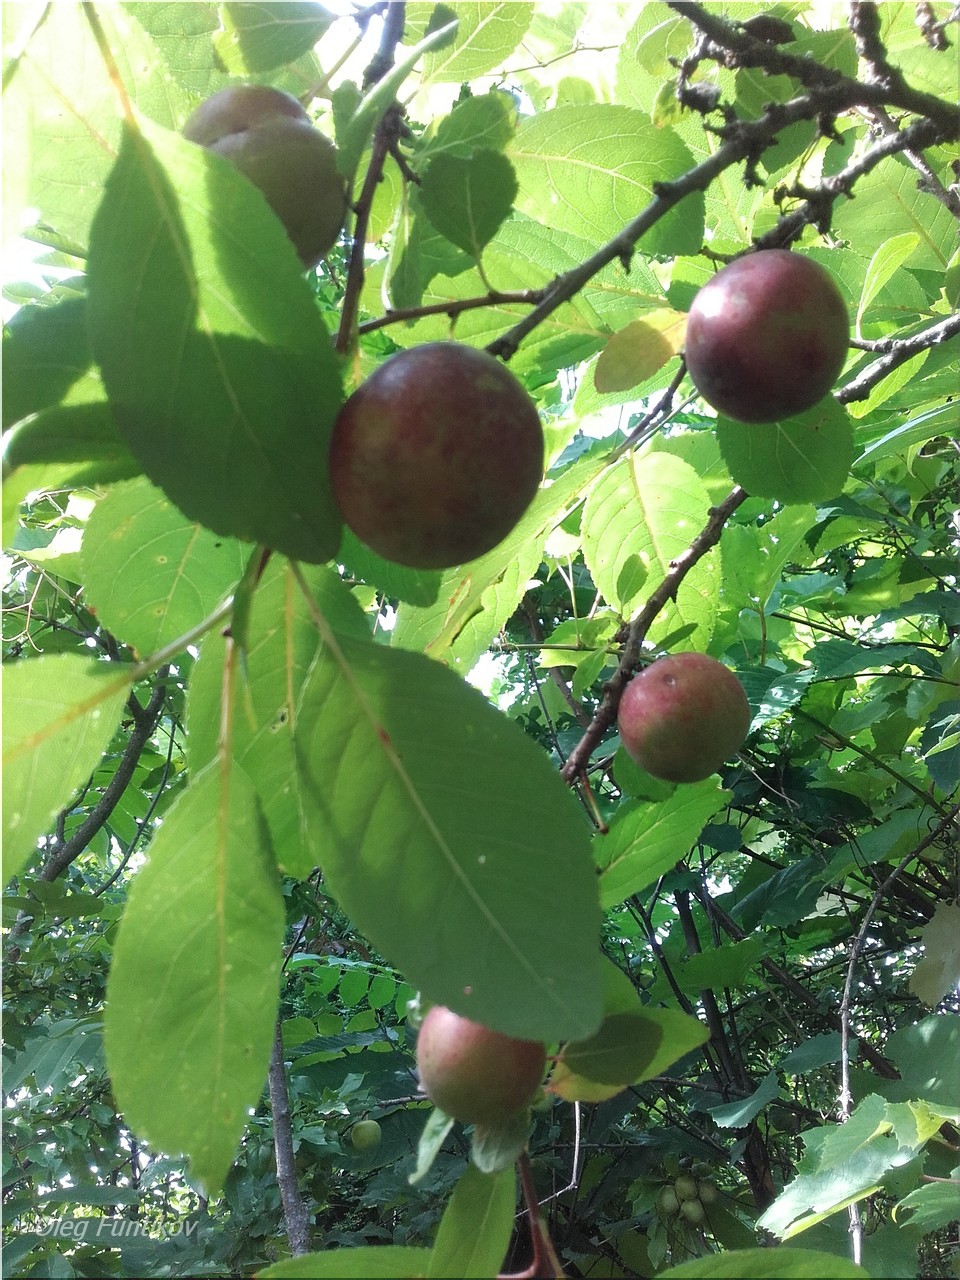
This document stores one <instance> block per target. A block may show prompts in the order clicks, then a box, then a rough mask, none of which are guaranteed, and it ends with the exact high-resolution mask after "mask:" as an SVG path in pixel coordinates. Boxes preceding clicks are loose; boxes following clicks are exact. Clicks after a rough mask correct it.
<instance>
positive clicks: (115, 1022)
mask: <svg viewBox="0 0 960 1280" xmlns="http://www.w3.org/2000/svg"><path fill="white" fill-rule="evenodd" d="M283 926H284V909H283V899H282V897H281V894H280V886H279V883H278V880H277V875H276V871H275V869H274V867H273V858H272V853H271V850H270V843H269V838H268V837H267V834H266V830H265V828H264V824H263V820H262V817H261V816H260V813H259V810H258V805H257V799H256V795H255V793H254V790H253V788H252V786H251V785H250V782H249V780H248V779H247V778H246V777H245V776H244V774H243V772H242V771H241V770H240V769H239V768H237V767H236V766H233V767H232V768H230V767H227V768H216V767H215V768H211V769H209V770H208V771H207V772H205V773H204V774H202V775H201V776H200V777H198V778H194V780H193V781H192V782H191V784H190V786H189V788H188V789H187V791H186V792H185V793H184V794H183V795H182V796H181V797H180V798H179V800H178V801H177V803H176V804H175V805H174V806H173V808H172V809H171V810H170V811H169V812H168V813H167V815H166V817H165V819H164V823H163V826H162V827H161V828H160V830H159V831H158V833H157V835H156V836H155V837H154V839H153V841H152V843H151V845H150V850H149V859H148V861H147V863H146V865H145V866H144V867H143V869H142V870H141V871H140V872H139V873H138V875H137V877H136V879H135V880H134V882H133V884H132V886H131V889H130V895H129V898H128V900H127V907H126V910H125V912H124V915H123V920H122V922H121V925H120V931H119V934H118V936H117V940H116V943H115V946H114V953H113V963H112V965H111V968H110V978H109V981H108V984H107V1006H106V1018H105V1027H104V1034H105V1042H106V1050H107V1066H108V1069H109V1072H110V1079H111V1082H112V1085H113V1090H114V1093H115V1095H116V1099H117V1105H118V1107H119V1109H120V1110H121V1111H122V1112H123V1115H124V1117H125V1119H126V1122H127V1123H128V1124H129V1125H130V1126H131V1127H133V1128H134V1129H135V1130H136V1132H137V1133H138V1134H139V1135H140V1136H141V1137H142V1138H144V1139H145V1140H146V1141H147V1142H149V1143H151V1144H152V1145H153V1146H154V1147H156V1148H158V1149H160V1150H162V1151H168V1152H170V1153H171V1154H175V1153H179V1152H185V1153H186V1154H187V1155H188V1156H189V1157H190V1162H191V1167H192V1170H193V1173H194V1175H195V1177H196V1178H197V1179H198V1180H199V1181H200V1182H201V1183H202V1184H203V1185H204V1187H205V1188H206V1189H207V1192H208V1194H210V1193H216V1192H217V1191H218V1190H219V1188H220V1187H221V1186H222V1185H223V1179H224V1177H225V1176H226V1173H227V1170H228V1169H229V1167H230V1164H231V1162H232V1161H233V1158H234V1155H235V1153H236V1149H237V1145H238V1143H239V1141H240V1138H241V1135H242V1134H243V1130H244V1128H245V1126H246V1124H247V1119H248V1115H249V1110H250V1108H251V1107H253V1106H255V1105H256V1103H257V1101H258V1099H259V1097H260V1093H261V1090H262V1089H263V1084H264V1080H265V1079H266V1074H267V1066H268V1064H269V1061H270V1053H271V1049H272V1046H273V1038H274V1027H275V1019H276V1013H277V1000H278V996H279V978H280V960H281V945H282V942H283Z"/></svg>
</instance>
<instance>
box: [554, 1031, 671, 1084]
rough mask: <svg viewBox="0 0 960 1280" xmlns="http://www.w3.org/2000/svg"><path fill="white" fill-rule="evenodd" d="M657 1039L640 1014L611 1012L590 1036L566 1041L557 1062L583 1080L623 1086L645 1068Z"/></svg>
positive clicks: (654, 1051)
mask: <svg viewBox="0 0 960 1280" xmlns="http://www.w3.org/2000/svg"><path fill="white" fill-rule="evenodd" d="M660 1038H661V1031H660V1028H659V1027H658V1026H657V1025H656V1023H651V1022H648V1021H647V1019H646V1018H645V1016H644V1014H643V1013H640V1012H637V1013H611V1014H608V1015H607V1017H605V1018H604V1020H603V1022H602V1023H601V1024H600V1026H599V1028H598V1030H597V1031H595V1032H594V1034H593V1035H592V1036H589V1037H588V1038H587V1039H586V1040H571V1041H570V1042H569V1043H568V1044H566V1045H565V1046H564V1049H563V1053H562V1055H561V1058H560V1061H561V1062H563V1064H564V1065H565V1066H566V1067H568V1068H569V1070H570V1071H572V1072H574V1073H575V1074H576V1075H578V1076H582V1077H583V1078H584V1079H586V1080H594V1081H597V1082H598V1083H599V1084H615V1085H621V1086H624V1087H625V1086H626V1085H628V1084H631V1083H632V1082H633V1081H634V1080H636V1079H638V1078H639V1076H641V1075H642V1074H643V1072H644V1071H645V1070H646V1069H647V1067H649V1065H650V1063H651V1062H652V1061H653V1059H654V1057H655V1056H656V1051H657V1048H658V1046H659V1044H660ZM564 1096H567V1095H564Z"/></svg>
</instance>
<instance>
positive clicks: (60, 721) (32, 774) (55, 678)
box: [3, 654, 129, 881]
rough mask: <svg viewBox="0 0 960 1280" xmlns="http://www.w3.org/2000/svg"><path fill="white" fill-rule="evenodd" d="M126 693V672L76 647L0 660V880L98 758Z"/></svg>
mask: <svg viewBox="0 0 960 1280" xmlns="http://www.w3.org/2000/svg"><path fill="white" fill-rule="evenodd" d="M128 693H129V683H128V675H127V673H126V672H123V671H121V672H120V673H119V674H118V671H117V668H116V667H112V666H110V665H108V664H106V663H100V664H98V663H95V662H92V661H91V660H90V659H88V658H81V657H79V656H78V655H76V654H49V655H46V656H43V657H39V658H33V659H28V660H26V661H20V662H9V663H4V666H3V878H4V881H6V880H8V879H9V878H10V876H12V875H15V874H16V872H17V871H18V870H19V869H20V867H21V866H22V865H23V863H24V862H25V861H26V860H27V858H29V856H30V854H31V853H32V852H33V851H34V849H35V848H36V846H37V840H38V838H39V837H40V836H42V835H44V834H46V831H47V824H48V823H49V822H50V820H51V818H52V817H53V816H54V814H55V813H56V812H57V811H58V810H59V809H61V808H63V807H64V806H65V805H66V804H67V802H68V801H69V800H70V797H71V796H72V794H73V792H74V791H75V790H76V789H77V787H79V786H80V785H81V783H83V782H85V781H86V780H87V778H88V777H89V776H90V774H91V773H93V771H94V769H96V767H97V765H98V764H99V763H100V758H101V756H102V755H103V753H104V751H106V749H107V746H108V745H109V743H110V739H111V738H112V737H113V734H114V730H115V729H116V727H117V722H118V721H119V719H120V712H121V710H122V708H123V704H124V703H125V702H126V699H127V695H128Z"/></svg>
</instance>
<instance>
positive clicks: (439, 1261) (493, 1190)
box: [427, 1164, 517, 1280]
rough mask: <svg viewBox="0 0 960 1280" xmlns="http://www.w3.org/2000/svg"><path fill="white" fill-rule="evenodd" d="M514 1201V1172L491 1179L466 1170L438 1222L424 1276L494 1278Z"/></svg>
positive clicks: (509, 1230) (509, 1232)
mask: <svg viewBox="0 0 960 1280" xmlns="http://www.w3.org/2000/svg"><path fill="white" fill-rule="evenodd" d="M516 1201H517V1177H516V1173H515V1172H514V1170H513V1168H512V1167H511V1168H509V1169H504V1170H503V1171H502V1172H501V1173H495V1174H489V1173H481V1172H480V1170H479V1169H477V1168H476V1166H475V1165H472V1164H471V1165H467V1168H466V1170H465V1171H464V1173H463V1174H462V1175H461V1177H460V1181H459V1182H458V1183H457V1185H456V1187H454V1190H453V1195H452V1196H451V1197H450V1200H449V1202H448V1204H447V1207H446V1209H445V1210H444V1212H443V1217H442V1218H441V1219H440V1227H439V1229H438V1231H437V1238H436V1241H435V1243H434V1246H433V1256H432V1257H431V1259H430V1265H429V1267H428V1270H427V1275H428V1276H461V1277H463V1280H473V1278H474V1277H475V1278H476V1280H484V1277H487V1276H493V1275H496V1274H497V1273H498V1272H499V1271H500V1268H501V1265H502V1263H503V1260H504V1258H505V1257H506V1255H507V1248H508V1246H509V1244H510V1237H511V1235H512V1234H513V1219H514V1211H515V1208H516Z"/></svg>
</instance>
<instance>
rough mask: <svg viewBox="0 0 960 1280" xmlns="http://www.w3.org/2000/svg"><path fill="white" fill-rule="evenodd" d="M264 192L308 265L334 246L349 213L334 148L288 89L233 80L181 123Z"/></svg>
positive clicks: (187, 133) (188, 134) (190, 138)
mask: <svg viewBox="0 0 960 1280" xmlns="http://www.w3.org/2000/svg"><path fill="white" fill-rule="evenodd" d="M183 136H184V137H185V138H187V139H188V141H190V142H195V143H197V144H198V145H199V146H202V147H206V148H207V149H208V150H210V151H215V152H216V153H217V154H218V155H222V156H223V157H224V158H225V159H227V160H229V161H230V163H231V164H232V165H233V166H234V167H235V168H236V169H238V170H239V171H240V172H241V173H242V174H243V175H244V176H245V177H246V178H248V179H249V180H250V181H251V182H252V183H253V184H254V186H256V187H258V188H259V189H260V191H261V192H262V193H263V195H264V197H265V199H266V201H267V203H268V204H269V205H270V207H271V209H273V211H274V213H275V214H276V215H277V217H278V218H279V219H280V221H281V222H282V223H283V225H284V228H285V229H286V232H287V235H288V236H289V237H290V239H291V241H292V242H293V246H294V248H295V249H296V251H297V253H298V254H299V256H300V260H301V262H302V263H303V264H304V266H305V267H314V266H316V264H317V263H318V262H319V261H320V259H321V258H322V257H323V256H324V254H325V253H328V252H329V251H330V249H332V248H333V246H334V244H336V241H337V237H338V236H339V234H340V229H341V227H342V226H343V221H344V218H345V216H346V212H347V202H346V186H345V183H344V180H343V177H342V176H341V175H340V173H339V172H338V171H337V149H336V147H335V146H334V144H333V143H332V142H331V141H330V139H329V138H328V137H326V136H325V135H324V134H322V133H321V132H320V131H319V129H317V128H315V127H314V125H313V123H312V121H311V120H310V117H309V116H308V115H307V113H306V111H304V109H303V107H302V106H301V105H300V103H299V102H298V101H297V99H296V98H294V97H292V96H291V95H290V94H289V93H284V92H283V90H281V89H273V88H270V87H269V86H268V85H257V84H244V85H230V86H228V87H227V88H225V89H221V90H219V92H217V93H215V94H213V96H212V97H210V98H207V99H206V101H204V102H202V103H201V104H200V105H199V106H198V107H197V109H196V110H195V111H194V112H193V114H192V115H191V116H190V117H189V119H188V120H187V122H186V124H185V125H184V127H183Z"/></svg>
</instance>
